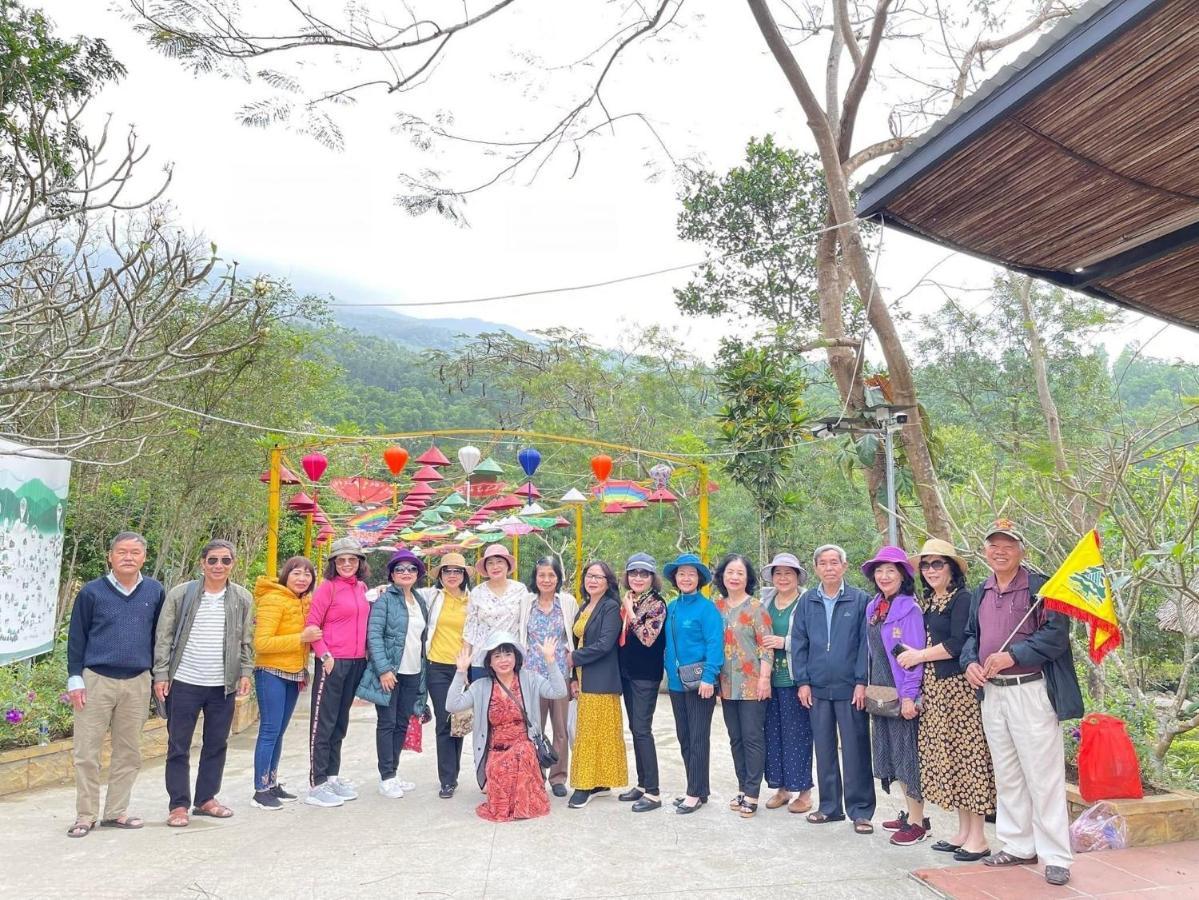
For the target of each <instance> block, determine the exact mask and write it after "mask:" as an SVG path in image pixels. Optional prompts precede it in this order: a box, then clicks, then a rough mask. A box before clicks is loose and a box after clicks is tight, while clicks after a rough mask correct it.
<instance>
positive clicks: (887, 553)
mask: <svg viewBox="0 0 1199 900" xmlns="http://www.w3.org/2000/svg"><path fill="white" fill-rule="evenodd" d="M882 563H891V564H892V565H894V566H896V567H897V568H900V569H903V571H905V572H907V573H908V577H909V578H915V577H916V573H915V571H914V570H913V569H912V564H911V563H910V562H908V555H907V553H906V552H905V551H904V550H903V549H902V548H900V547H891V546H886V547H883V548H882V549H881V550H879V551H878V553H876V554H874V559H871V560H868V561H866V562H864V563H862V574H863V575H865V576H866V577H867V578H870V579H872V580H873V578H874V569H875V567H876V566H878V565H880V564H882Z"/></svg>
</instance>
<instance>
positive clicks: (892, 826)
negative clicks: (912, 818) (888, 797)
mask: <svg viewBox="0 0 1199 900" xmlns="http://www.w3.org/2000/svg"><path fill="white" fill-rule="evenodd" d="M907 827H908V814H907V813H906V812H901V813H900V814H899V815H898V816H896V817H895V818H894V819H888V820H887V821H885V822H883V831H902V830H903V829H905V828H907Z"/></svg>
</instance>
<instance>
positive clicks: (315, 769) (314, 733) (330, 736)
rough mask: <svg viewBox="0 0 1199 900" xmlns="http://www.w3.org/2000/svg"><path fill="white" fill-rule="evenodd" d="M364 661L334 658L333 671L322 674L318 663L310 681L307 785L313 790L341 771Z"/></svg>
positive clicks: (323, 668) (364, 664)
mask: <svg viewBox="0 0 1199 900" xmlns="http://www.w3.org/2000/svg"><path fill="white" fill-rule="evenodd" d="M365 671H366V659H365V657H364V658H362V659H335V660H333V671H332V672H330V673H329V674H328V675H326V674H325V667H324V665H322V664H321V663H320V661H319V660H318V662H317V664H316V678H315V679H314V680H313V682H312V722H311V728H312V730H311V732H310V734H311V739H310V744H309V748H310V749H309V757H310V762H309V773H308V784H309V785H310V786H312V787H316V786H317V785H319V784H324V783H325V782H326V781H328V780H329V776H330V775H337V774H339V773H340V772H341V742H342V741H343V740H345V736H346V731H347V730H348V729H349V727H350V707H351V706H353V704H354V692H355V691H356V690H358V682H360V681H362V673H363V672H365Z"/></svg>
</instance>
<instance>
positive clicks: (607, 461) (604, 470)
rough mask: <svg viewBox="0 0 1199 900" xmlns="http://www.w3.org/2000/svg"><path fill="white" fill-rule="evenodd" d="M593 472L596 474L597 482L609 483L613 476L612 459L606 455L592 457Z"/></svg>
mask: <svg viewBox="0 0 1199 900" xmlns="http://www.w3.org/2000/svg"><path fill="white" fill-rule="evenodd" d="M591 471H592V472H594V473H595V480H596V481H607V480H608V476H609V475H611V474H612V457H610V456H608V455H607V454H606V453H601V454H600V455H599V456H593V457H591Z"/></svg>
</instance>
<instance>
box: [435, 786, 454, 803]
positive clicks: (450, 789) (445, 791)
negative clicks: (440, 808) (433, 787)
mask: <svg viewBox="0 0 1199 900" xmlns="http://www.w3.org/2000/svg"><path fill="white" fill-rule="evenodd" d="M437 796H438V797H440V798H441V799H442V800H449V799H450V798H451V797H453V796H454V785H452V784H443V785H442V786H441V790H440V791H438V792H437Z"/></svg>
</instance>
